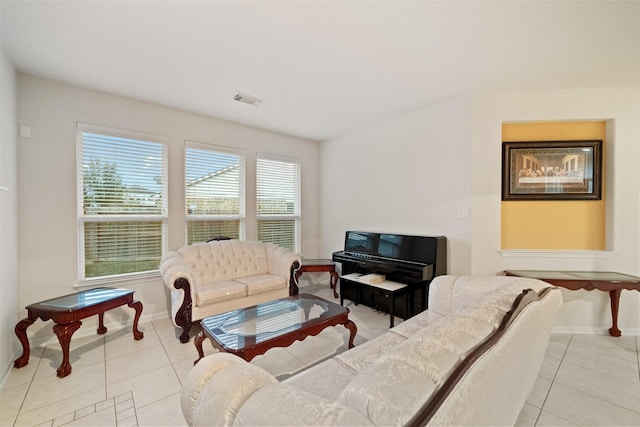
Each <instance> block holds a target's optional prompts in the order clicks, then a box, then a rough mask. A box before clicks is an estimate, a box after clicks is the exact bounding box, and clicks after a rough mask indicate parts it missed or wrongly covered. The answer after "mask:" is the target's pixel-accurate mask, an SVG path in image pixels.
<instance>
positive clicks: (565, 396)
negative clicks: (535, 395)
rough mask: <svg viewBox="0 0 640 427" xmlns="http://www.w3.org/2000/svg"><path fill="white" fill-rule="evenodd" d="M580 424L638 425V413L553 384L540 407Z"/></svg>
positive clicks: (639, 417)
mask: <svg viewBox="0 0 640 427" xmlns="http://www.w3.org/2000/svg"><path fill="white" fill-rule="evenodd" d="M542 409H543V410H544V411H546V412H549V413H551V414H553V415H555V416H557V417H560V418H563V419H565V420H570V421H571V422H572V423H574V424H578V425H582V426H638V425H640V413H638V412H635V411H630V410H628V409H626V408H623V407H621V406H618V405H614V404H612V403H609V402H606V401H604V400H601V399H598V398H596V397H593V396H589V395H587V394H585V393H582V392H580V391H577V390H575V389H573V388H570V387H567V386H564V385H562V384H553V385H552V386H551V390H550V391H549V397H547V400H546V402H545V404H544V407H543V408H542Z"/></svg>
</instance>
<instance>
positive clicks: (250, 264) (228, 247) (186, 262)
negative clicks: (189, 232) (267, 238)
mask: <svg viewBox="0 0 640 427" xmlns="http://www.w3.org/2000/svg"><path fill="white" fill-rule="evenodd" d="M299 267H300V256H299V255H296V254H294V253H293V252H290V251H289V250H287V249H285V248H283V247H280V246H277V245H274V244H272V243H263V242H258V241H247V240H219V241H211V242H207V243H195V244H193V245H189V246H184V247H182V248H180V249H178V250H177V251H171V252H168V253H166V254H165V256H164V257H163V258H162V260H161V261H160V273H161V275H162V279H163V281H164V283H165V285H166V286H167V287H168V288H169V289H170V291H171V320H172V321H173V323H174V325H176V326H177V327H179V328H182V334H181V335H180V341H181V342H183V343H185V342H187V341H189V330H190V329H191V326H192V324H193V321H195V320H200V319H203V318H205V317H208V316H212V315H214V314H218V313H224V312H226V311H231V310H237V309H238V308H243V307H249V306H252V305H256V304H260V303H262V302H266V301H271V300H274V299H278V298H285V297H287V296H289V295H296V294H297V293H298V286H297V284H296V281H295V278H294V274H293V273H294V271H295V270H297V269H298V268H299Z"/></svg>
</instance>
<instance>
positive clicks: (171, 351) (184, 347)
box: [162, 339, 214, 362]
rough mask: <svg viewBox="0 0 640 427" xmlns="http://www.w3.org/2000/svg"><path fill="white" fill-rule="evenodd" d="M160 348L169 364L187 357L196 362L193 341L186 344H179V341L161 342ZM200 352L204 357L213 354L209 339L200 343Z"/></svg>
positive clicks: (196, 356)
mask: <svg viewBox="0 0 640 427" xmlns="http://www.w3.org/2000/svg"><path fill="white" fill-rule="evenodd" d="M162 346H163V347H164V349H165V351H166V353H167V356H168V357H169V360H170V361H171V362H175V361H178V360H184V359H186V358H187V357H190V358H191V359H193V360H196V359H197V358H198V351H197V350H196V346H195V345H194V343H193V340H191V341H189V342H186V343H181V342H180V341H179V340H177V339H173V340H170V341H163V342H162ZM202 351H203V352H204V354H205V355H207V354H212V353H213V352H214V349H213V346H212V345H211V341H210V340H209V339H205V340H204V341H203V342H202Z"/></svg>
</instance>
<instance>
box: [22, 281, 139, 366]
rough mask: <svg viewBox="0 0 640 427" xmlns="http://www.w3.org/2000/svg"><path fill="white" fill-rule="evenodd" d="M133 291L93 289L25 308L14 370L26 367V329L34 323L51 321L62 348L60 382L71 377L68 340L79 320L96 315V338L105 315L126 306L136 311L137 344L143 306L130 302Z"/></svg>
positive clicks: (104, 330)
mask: <svg viewBox="0 0 640 427" xmlns="http://www.w3.org/2000/svg"><path fill="white" fill-rule="evenodd" d="M134 292H135V291H132V290H129V289H115V288H95V289H89V290H86V291H81V292H78V293H76V294H70V295H65V296H62V297H58V298H52V299H49V300H46V301H41V302H37V303H35V304H30V305H28V306H27V313H28V315H27V317H26V318H25V319H22V320H21V321H20V322H18V324H17V325H16V327H15V333H16V335H17V336H18V340H20V343H21V344H22V355H21V356H20V357H19V358H17V359H16V360H15V361H14V362H13V366H15V367H16V368H22V367H23V366H26V365H27V364H28V363H29V354H30V348H29V338H28V337H27V328H28V327H29V326H30V325H31V324H33V322H35V321H36V320H37V319H41V320H44V321H46V320H53V322H54V323H55V325H53V332H54V333H55V334H56V335H57V336H58V341H59V342H60V347H62V363H61V364H60V367H59V368H58V371H57V373H58V377H60V378H63V377H66V376H67V375H69V374H70V373H71V363H70V362H69V344H70V343H71V336H72V335H73V333H74V332H75V331H77V330H78V328H80V325H82V322H81V321H80V319H84V318H85V317H89V316H94V315H96V314H97V315H98V334H101V335H102V334H105V333H106V332H107V328H106V327H105V326H104V312H105V311H108V310H111V309H113V308H116V307H119V306H121V305H125V304H126V305H127V306H129V307H131V308H133V309H134V310H135V311H136V314H135V317H134V319H133V338H134V339H135V340H140V339H142V338H143V337H144V334H143V333H142V332H141V331H139V330H138V320H140V315H141V314H142V303H141V302H140V301H137V300H134V299H133V294H134Z"/></svg>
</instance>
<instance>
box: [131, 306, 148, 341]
mask: <svg viewBox="0 0 640 427" xmlns="http://www.w3.org/2000/svg"><path fill="white" fill-rule="evenodd" d="M127 305H128V306H129V307H131V308H133V309H134V310H135V311H136V315H135V316H134V318H133V339H135V340H141V339H142V338H143V337H144V333H142V332H140V331H139V330H138V320H140V315H141V314H142V303H141V302H140V301H138V300H133V301H131V302H130V303H129V304H127Z"/></svg>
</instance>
